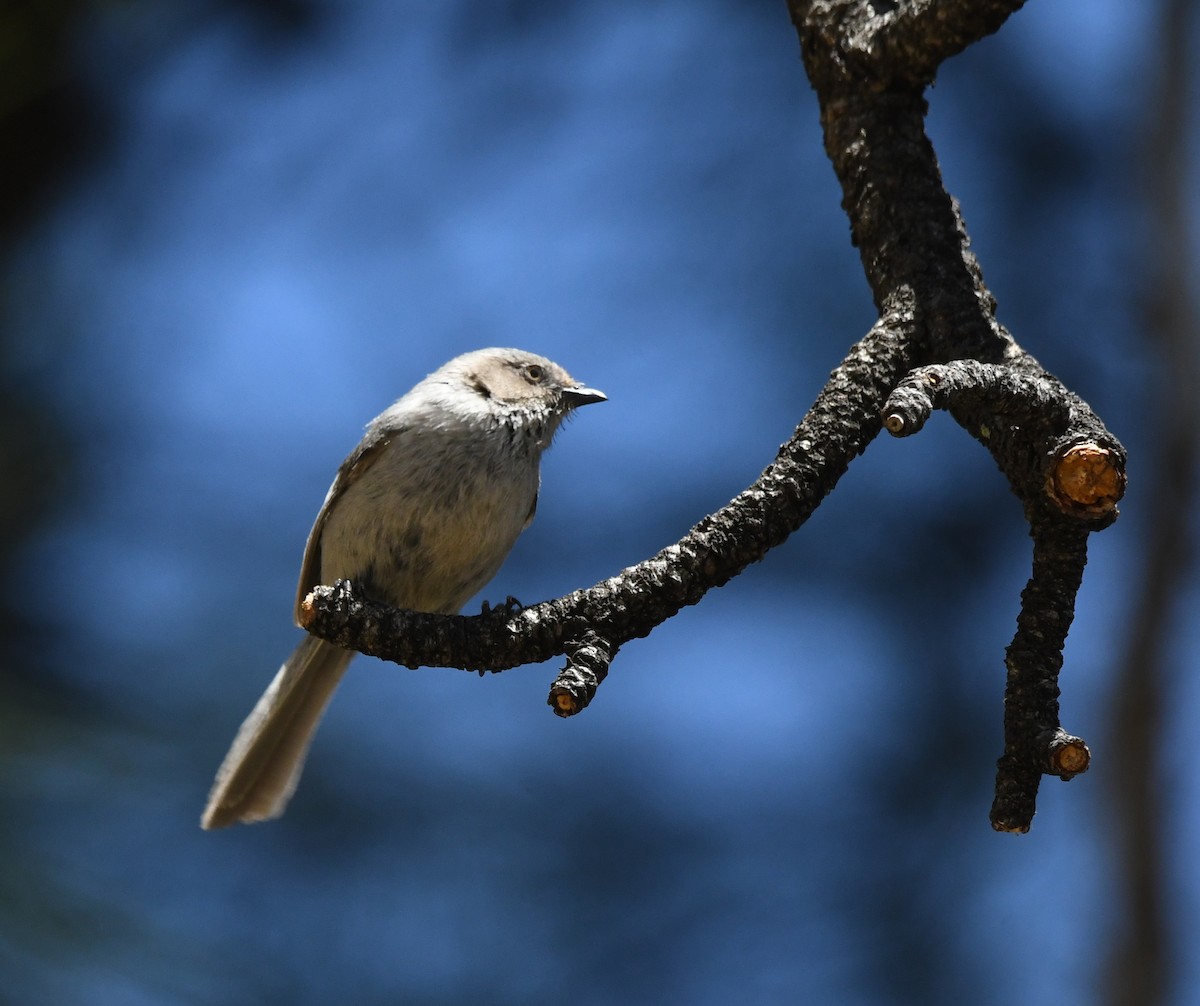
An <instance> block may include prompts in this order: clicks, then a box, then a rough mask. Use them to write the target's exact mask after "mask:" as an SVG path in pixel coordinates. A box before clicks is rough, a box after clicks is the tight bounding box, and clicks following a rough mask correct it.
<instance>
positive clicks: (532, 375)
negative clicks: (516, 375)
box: [525, 363, 546, 384]
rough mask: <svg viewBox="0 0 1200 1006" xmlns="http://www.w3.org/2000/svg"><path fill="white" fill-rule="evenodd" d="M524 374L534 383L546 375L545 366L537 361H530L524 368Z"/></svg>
mask: <svg viewBox="0 0 1200 1006" xmlns="http://www.w3.org/2000/svg"><path fill="white" fill-rule="evenodd" d="M525 376H526V377H528V378H529V380H531V381H532V382H534V383H535V384H536V383H537V382H538V381H540V380H541V379H542V378H543V377H545V376H546V368H545V367H543V366H541V365H540V364H537V363H531V364H530V365H529V366H528V367H526V368H525Z"/></svg>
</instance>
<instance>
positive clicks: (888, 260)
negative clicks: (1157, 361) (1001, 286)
mask: <svg viewBox="0 0 1200 1006" xmlns="http://www.w3.org/2000/svg"><path fill="white" fill-rule="evenodd" d="M1021 6H1022V3H1021V0H937V2H935V0H907V2H902V3H893V2H889V0H791V2H790V4H789V7H790V11H791V15H792V20H793V22H794V24H795V26H796V29H797V31H798V33H799V37H800V44H801V52H802V54H803V58H804V65H805V69H806V71H807V73H808V76H809V79H810V81H811V82H812V85H813V87H814V89H815V90H816V92H817V96H818V99H819V102H820V109H821V125H822V128H823V131H824V137H825V149H826V152H827V153H828V155H829V158H830V160H831V161H832V163H833V167H834V171H835V172H836V174H837V177H838V179H839V181H840V183H841V186H842V206H843V208H844V209H845V211H846V213H847V215H848V216H849V218H850V224H851V233H852V237H853V240H854V243H855V245H856V246H857V247H858V249H859V252H860V255H861V258H862V263H863V269H864V271H865V273H866V276H867V279H868V281H869V283H870V285H871V290H872V294H873V296H874V300H875V304H876V307H877V309H878V310H879V313H880V319H879V321H878V322H877V323H876V324H875V326H874V327H873V328H872V329H871V331H870V332H869V333H868V334H867V335H866V336H865V337H864V338H863V339H862V341H860V342H859V343H857V344H856V345H855V346H854V347H853V348H852V349H851V351H850V353H849V355H848V356H847V357H846V359H845V360H843V361H842V363H841V364H840V365H839V366H838V368H837V369H836V370H834V372H833V373H832V375H831V376H830V378H829V381H828V382H827V384H826V385H825V387H824V389H822V391H821V393H820V395H819V396H818V397H817V400H816V402H815V403H814V405H813V407H812V409H811V410H809V412H808V414H807V415H806V416H805V418H804V420H803V421H802V422H801V423H800V425H799V426H798V427H797V428H796V431H795V433H794V434H793V436H792V437H791V439H790V440H789V441H788V442H787V443H786V444H784V445H783V446H782V447H781V448H780V450H779V453H778V455H777V456H776V458H775V460H774V461H773V462H772V463H771V464H770V465H768V466H767V468H766V469H765V470H764V471H763V472H762V474H761V475H760V476H759V478H758V479H757V480H756V481H755V482H754V484H753V485H751V486H750V487H748V488H747V489H746V490H745V491H743V492H742V493H740V494H739V495H738V496H736V497H735V498H734V499H733V500H731V501H730V502H729V503H728V504H727V505H726V506H725V507H723V508H721V509H720V510H718V511H717V512H716V513H713V514H712V515H710V516H708V517H706V518H704V519H703V520H702V521H700V522H699V523H698V524H697V525H696V526H695V527H693V528H692V529H691V530H690V531H689V532H688V533H687V534H686V535H684V537H683V538H681V539H680V540H679V541H678V542H677V543H676V544H674V545H671V546H669V547H668V548H665V549H663V550H662V551H661V552H659V553H658V554H657V555H655V556H653V557H652V558H650V559H647V560H645V561H644V562H641V563H639V564H637V565H635V566H631V567H629V568H628V569H625V570H623V571H622V572H621V573H620V574H619V575H617V576H614V577H611V578H610V579H608V580H605V581H603V582H602V583H599V584H596V585H595V586H593V587H590V588H587V589H586V590H578V591H575V592H574V593H572V594H568V595H567V596H566V597H562V598H558V599H557V600H552V601H546V602H543V603H541V604H537V605H534V606H533V607H530V608H525V609H521V610H519V611H514V610H512V609H511V608H504V609H500V610H497V611H488V610H485V611H484V613H483V614H482V615H479V616H477V617H474V618H464V617H461V616H459V617H447V616H435V615H424V614H417V613H413V612H402V611H395V610H392V609H388V608H386V607H383V606H381V605H378V604H374V603H373V602H371V601H370V600H369V599H367V598H364V597H363V596H362V594H361V591H359V590H357V589H356V588H355V587H354V585H353V584H348V583H345V582H341V583H339V584H337V585H336V586H335V587H332V588H331V587H320V588H317V589H316V590H315V591H313V593H312V594H311V595H309V598H308V599H307V600H306V601H305V604H304V605H303V608H302V613H301V614H302V620H303V623H304V626H305V628H307V629H308V630H309V631H311V632H313V633H315V634H317V635H320V636H322V637H324V638H326V639H329V640H331V641H332V642H335V643H337V644H338V645H340V646H345V647H349V648H353V649H358V650H362V651H363V652H364V653H370V654H372V655H375V656H380V657H384V658H385V659H388V660H393V661H395V662H397V663H401V664H406V665H408V666H419V665H441V666H450V667H460V668H464V669H481V670H482V669H490V670H497V671H498V670H502V669H505V668H509V667H514V666H517V665H518V664H521V663H528V662H534V661H541V660H546V659H549V658H550V657H552V656H554V655H557V654H560V653H565V654H566V655H567V659H568V662H567V665H566V667H564V668H563V671H562V672H561V673H560V674H559V676H558V678H557V679H556V680H555V682H554V684H553V685H552V687H551V692H550V696H549V700H548V701H549V703H550V705H551V706H552V708H553V709H554V711H555V712H556V713H558V714H559V715H562V716H569V715H572V714H574V713H575V712H578V711H579V710H580V709H582V708H584V707H585V706H586V705H587V704H588V703H589V702H590V701H591V700H592V698H593V696H594V695H595V692H596V689H597V688H598V687H599V684H600V682H601V681H602V680H603V679H604V677H605V675H606V674H607V672H608V668H609V666H610V664H611V662H612V660H613V659H614V658H615V657H616V655H617V653H618V651H619V650H620V648H621V646H622V645H624V644H625V643H626V642H628V641H629V640H631V639H635V638H638V637H641V636H645V635H647V634H648V633H650V632H651V631H652V630H653V629H654V627H655V626H657V625H659V624H661V623H662V622H664V621H666V620H667V619H668V618H670V617H672V616H673V615H674V614H676V613H677V612H678V611H679V610H680V609H681V608H683V607H684V606H686V605H690V604H695V603H697V602H698V601H699V600H700V599H701V598H702V597H703V596H704V594H705V593H706V592H707V591H708V590H710V589H711V588H713V587H716V586H720V585H721V584H724V583H726V582H727V581H728V580H730V579H731V578H732V577H734V576H736V575H737V574H738V573H740V572H741V571H742V570H743V569H745V568H746V566H747V565H749V564H750V563H752V562H756V561H758V560H760V559H762V558H763V556H764V555H765V554H766V553H767V551H769V550H770V549H772V548H774V547H776V546H777V545H780V544H782V543H783V541H785V540H786V539H787V537H788V536H789V535H790V534H791V533H792V532H793V531H795V530H796V529H797V528H798V527H800V525H801V524H803V523H804V522H805V521H806V520H807V519H808V517H809V516H810V515H811V514H812V513H813V511H814V510H816V508H817V506H818V505H820V503H821V501H822V500H824V499H825V497H826V496H827V495H828V494H829V492H831V491H832V489H833V488H834V486H835V485H836V484H837V482H838V480H839V479H840V478H841V476H842V474H843V473H844V472H845V471H846V468H847V467H848V465H849V464H850V462H851V461H852V460H853V459H854V458H855V457H856V456H857V455H859V454H860V453H862V451H863V450H864V449H865V448H866V446H867V444H869V443H870V442H871V440H873V439H874V438H875V436H876V435H877V434H878V433H879V431H880V429H881V427H882V426H883V424H884V423H885V422H886V424H887V428H888V429H889V431H890V432H892V433H893V434H895V435H898V436H901V435H907V434H910V433H914V432H916V431H917V430H918V429H920V427H921V425H922V424H923V423H924V422H925V419H926V418H927V417H928V415H929V412H930V411H931V410H932V409H933V408H945V409H947V411H949V412H950V414H951V415H952V416H953V417H954V418H955V420H956V421H957V422H958V423H959V424H960V425H962V426H963V428H964V429H966V430H967V431H968V432H969V433H970V434H971V435H972V436H973V437H975V439H977V440H978V441H979V442H980V443H982V444H983V445H984V446H985V447H987V449H988V450H989V451H990V452H991V454H992V456H993V457H994V458H995V459H996V462H997V464H998V465H999V466H1000V468H1001V470H1002V471H1003V472H1004V474H1005V476H1006V477H1007V478H1008V481H1009V484H1010V486H1011V487H1012V489H1013V492H1014V493H1015V494H1016V495H1017V496H1018V498H1020V499H1021V501H1022V503H1023V505H1024V509H1025V515H1026V519H1027V520H1028V521H1029V523H1030V528H1031V534H1032V536H1033V541H1034V554H1033V575H1032V578H1031V579H1030V581H1029V584H1028V586H1027V587H1026V588H1025V591H1024V593H1023V594H1022V607H1021V613H1020V616H1019V618H1018V622H1017V632H1016V636H1015V638H1014V640H1013V643H1012V645H1011V646H1010V647H1009V648H1008V651H1007V658H1006V664H1007V667H1008V688H1007V691H1006V697H1005V750H1004V754H1003V756H1002V757H1001V759H1000V762H999V765H998V774H997V782H996V800H995V804H994V806H993V810H992V821H993V825H994V826H995V827H996V828H997V829H999V830H1005V831H1024V830H1027V829H1028V827H1029V822H1030V820H1031V819H1032V817H1033V813H1034V807H1035V798H1036V794H1037V788H1038V781H1039V780H1040V777H1041V775H1042V774H1045V773H1051V774H1055V775H1059V776H1060V777H1062V778H1070V777H1071V776H1073V775H1075V774H1078V773H1079V772H1082V771H1083V770H1084V769H1086V768H1087V763H1088V760H1089V754H1088V751H1087V747H1086V745H1085V744H1084V743H1083V742H1082V741H1081V740H1079V739H1078V738H1076V737H1072V736H1071V735H1069V734H1067V733H1066V732H1065V731H1063V730H1062V728H1061V727H1060V726H1059V723H1058V672H1059V669H1060V668H1061V665H1062V647H1063V643H1064V641H1065V639H1066V633H1067V629H1068V627H1069V626H1070V623H1071V619H1072V617H1073V614H1074V604H1075V596H1076V592H1077V590H1078V587H1079V583H1080V578H1081V577H1082V573H1083V566H1084V563H1085V561H1086V540H1087V535H1088V533H1089V532H1090V531H1092V530H1098V529H1100V528H1102V527H1106V526H1107V525H1108V524H1110V523H1111V522H1112V521H1113V520H1114V519H1115V517H1116V514H1117V510H1116V503H1117V501H1118V499H1119V498H1120V496H1121V494H1122V492H1123V490H1124V485H1125V474H1124V472H1125V452H1124V449H1123V448H1122V447H1121V445H1120V443H1119V442H1118V441H1117V439H1116V438H1115V437H1113V436H1112V435H1111V434H1110V433H1109V432H1108V431H1107V430H1106V429H1105V427H1104V425H1103V423H1102V422H1101V421H1100V420H1099V418H1097V417H1096V415H1095V414H1094V413H1093V412H1092V410H1091V409H1090V408H1089V407H1088V406H1087V404H1086V403H1084V402H1083V401H1082V400H1081V399H1079V398H1078V396H1076V395H1074V394H1072V393H1071V392H1069V391H1068V390H1067V389H1066V388H1065V387H1064V386H1063V385H1062V384H1061V383H1060V382H1059V381H1057V380H1056V379H1055V378H1053V377H1052V376H1051V375H1049V374H1047V373H1046V372H1045V371H1044V370H1043V369H1042V368H1041V366H1040V365H1039V364H1038V363H1037V361H1036V360H1035V359H1033V357H1032V356H1030V355H1029V354H1028V353H1026V352H1025V351H1024V350H1023V349H1021V348H1020V347H1019V346H1018V345H1017V344H1016V342H1015V341H1014V340H1013V338H1012V336H1011V335H1010V334H1009V333H1008V332H1007V331H1006V330H1005V329H1004V327H1003V326H1002V325H1001V324H1000V323H999V322H998V321H997V320H996V317H995V307H996V304H995V300H994V298H993V297H992V294H991V292H990V291H989V290H988V288H987V286H986V285H985V284H984V281H983V275H982V271H981V270H980V268H979V264H978V262H977V261H976V259H975V256H974V254H973V253H972V251H971V248H970V240H969V238H968V235H967V230H966V226H965V224H964V223H963V219H962V216H961V214H960V212H959V208H958V205H957V203H956V202H955V201H954V199H952V198H951V196H950V195H949V193H947V192H946V190H945V188H944V187H943V185H942V179H941V174H940V171H939V168H938V163H937V158H936V155H935V154H934V150H933V146H932V144H931V143H930V142H929V139H928V137H927V136H926V134H925V114H926V110H927V106H926V101H925V95H924V88H925V86H926V85H927V84H928V83H929V82H930V81H931V80H932V79H933V77H934V75H935V74H936V71H937V68H938V67H939V66H940V64H941V62H942V61H943V60H945V59H946V58H948V57H949V56H952V55H954V54H955V53H957V52H960V51H961V50H962V49H963V48H965V47H966V46H967V45H969V44H970V43H971V42H973V41H975V40H976V39H978V38H981V37H982V36H984V35H986V34H988V33H990V32H993V31H995V30H996V29H997V28H999V27H1000V25H1001V24H1003V22H1004V21H1005V19H1006V18H1007V17H1008V16H1009V15H1010V14H1011V13H1012V12H1013V11H1015V10H1017V9H1019V8H1020V7H1021ZM914 368H917V369H914ZM910 372H911V373H910ZM906 375H907V376H906Z"/></svg>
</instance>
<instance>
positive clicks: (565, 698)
mask: <svg viewBox="0 0 1200 1006" xmlns="http://www.w3.org/2000/svg"><path fill="white" fill-rule="evenodd" d="M564 649H565V650H566V656H567V663H566V666H565V667H563V669H562V670H561V671H559V672H558V677H557V678H555V679H554V684H552V685H551V686H550V695H549V697H548V698H547V699H546V702H547V704H548V705H549V706H550V708H551V709H553V710H554V714H555V715H556V716H563V717H566V716H574V715H575V714H576V713H578V712H581V711H582V710H584V709H586V708H587V706H588V703H590V702H591V701H592V699H593V698H594V697H595V695H596V689H597V688H599V687H600V682H602V681H603V680H604V679H605V678H606V677H607V676H608V666H609V664H610V663H612V658H613V657H614V656H615V655H616V654H615V651H614V650H613V647H612V645H611V644H610V643H609V642H608V641H607V640H604V639H601V638H600V637H599V636H598V635H597V634H596V633H595V632H593V631H591V630H590V629H589V630H585V631H584V633H583V635H582V637H581V638H580V639H578V640H568V641H567V642H566V643H565V644H564Z"/></svg>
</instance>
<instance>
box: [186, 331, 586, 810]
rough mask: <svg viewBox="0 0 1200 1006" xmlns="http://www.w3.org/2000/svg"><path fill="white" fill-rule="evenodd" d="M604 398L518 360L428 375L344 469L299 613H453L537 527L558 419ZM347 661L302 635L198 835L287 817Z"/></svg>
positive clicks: (486, 352) (484, 359)
mask: <svg viewBox="0 0 1200 1006" xmlns="http://www.w3.org/2000/svg"><path fill="white" fill-rule="evenodd" d="M604 400H605V396H604V395H603V394H602V393H600V392H599V391H596V390H594V389H592V388H586V387H583V386H582V385H580V384H579V383H578V382H576V381H574V380H573V379H572V378H571V376H570V375H569V374H568V373H567V372H566V371H565V370H563V369H562V368H561V367H559V366H558V365H557V364H554V363H551V362H550V361H549V360H547V359H545V358H543V357H541V356H535V355H534V354H533V353H524V352H521V351H520V350H516V349H481V350H478V351H476V352H474V353H467V354H465V355H463V356H459V357H457V358H455V359H453V360H451V361H450V362H449V363H447V364H446V365H445V366H443V367H442V368H441V369H439V370H436V371H434V372H433V373H432V374H430V375H429V376H428V377H426V378H425V380H423V381H421V383H420V384H418V385H417V386H416V387H415V388H413V389H412V391H410V392H409V393H408V394H407V395H405V396H404V397H403V398H401V399H400V400H399V401H397V402H395V403H394V404H393V405H392V406H391V407H390V408H388V409H387V410H385V411H384V412H383V413H381V414H380V415H379V416H377V417H376V418H375V419H373V420H372V421H371V423H370V424H369V425H368V426H367V432H366V434H365V435H364V436H363V439H362V442H361V443H360V444H359V445H358V447H356V448H355V449H354V451H353V452H352V453H351V454H350V456H349V457H348V458H346V460H345V461H343V462H342V466H341V468H339V469H338V473H337V477H336V478H335V479H334V480H333V485H332V486H331V487H330V489H329V493H328V494H327V495H326V497H325V503H324V505H323V506H322V507H321V512H320V513H318V514H317V520H316V523H315V524H314V525H313V529H312V531H311V532H310V533H309V536H308V545H307V546H306V548H305V550H304V562H303V564H302V566H301V569H300V584H299V587H298V589H297V592H296V606H297V611H298V609H299V605H300V603H301V602H302V601H303V600H304V598H305V596H306V595H307V594H308V592H309V591H310V590H312V588H313V587H315V586H317V585H318V584H331V583H333V582H334V581H335V580H338V579H349V580H353V581H354V582H355V583H356V584H357V585H358V586H359V587H360V588H361V589H362V590H363V592H364V593H366V594H368V595H369V596H371V597H373V598H375V599H376V600H379V601H382V602H385V603H387V604H391V605H394V606H395V607H398V608H409V609H412V610H416V611H431V612H440V613H442V614H453V613H454V612H457V611H458V610H459V609H460V608H461V607H462V606H463V605H464V604H465V603H466V602H467V601H468V600H469V599H470V598H471V596H472V595H473V594H475V593H476V591H478V590H479V589H480V588H481V587H482V586H483V585H484V584H485V583H487V582H488V580H490V579H491V578H492V576H493V575H494V574H495V572H496V570H497V569H499V568H500V564H501V563H502V562H503V561H504V558H505V556H507V555H508V553H509V550H510V549H511V548H512V547H513V543H514V542H515V541H516V540H517V536H518V535H519V534H520V533H521V532H522V531H523V530H524V529H525V527H526V526H527V525H528V524H529V522H530V521H531V520H532V519H533V513H534V510H535V509H536V507H537V497H538V483H539V474H538V466H539V462H540V460H541V457H542V452H543V451H544V450H545V449H546V448H547V447H549V446H550V441H551V440H552V439H553V438H554V433H555V431H556V430H557V429H558V426H559V424H560V423H561V422H562V420H563V417H564V416H566V415H567V413H568V412H570V411H571V410H572V409H573V408H575V407H576V406H579V405H586V404H588V403H589V402H602V401H604ZM353 656H354V653H353V652H352V651H351V650H343V649H341V648H340V647H337V646H334V645H333V644H332V643H327V642H325V641H324V640H322V639H318V638H317V637H316V636H305V638H304V640H303V641H302V642H301V643H300V645H299V646H298V647H296V651H295V652H294V653H293V654H292V655H291V656H290V657H288V659H287V661H286V662H285V663H284V665H283V666H282V667H281V668H280V669H279V673H278V674H276V675H275V679H274V680H273V681H272V682H271V684H270V686H269V687H268V688H267V690H266V692H265V693H264V694H263V696H262V698H261V699H259V700H258V704H257V705H256V706H255V707H254V709H253V711H252V712H251V713H250V715H249V716H248V717H247V718H246V721H245V722H244V723H243V724H242V726H241V729H240V730H239V731H238V734H237V737H235V738H234V741H233V746H232V747H231V748H230V749H229V753H228V754H227V755H226V756H225V761H224V762H222V764H221V767H220V769H219V770H218V771H217V779H216V782H215V783H214V784H213V788H212V793H211V794H210V795H209V798H208V806H207V807H205V808H204V816H203V817H202V818H201V825H202V826H203V827H205V828H221V827H224V826H225V825H228V824H232V823H234V822H235V821H247V822H249V821H263V820H267V819H269V818H273V817H278V816H279V815H280V814H282V813H283V811H284V808H285V807H286V806H287V802H288V800H289V798H290V797H291V795H292V793H293V792H294V791H295V789H296V783H297V782H298V781H299V779H300V771H301V769H302V768H303V766H304V757H305V754H306V753H307V751H308V746H309V743H310V742H311V740H312V736H313V732H314V731H315V730H316V727H317V723H318V722H319V721H320V719H321V714H322V713H323V712H324V711H325V707H326V705H327V704H328V702H329V699H330V698H331V696H332V695H333V692H334V689H335V688H336V687H337V685H338V682H339V681H340V680H341V678H342V675H343V674H344V673H345V671H346V667H347V666H348V665H349V663H350V658H351V657H353Z"/></svg>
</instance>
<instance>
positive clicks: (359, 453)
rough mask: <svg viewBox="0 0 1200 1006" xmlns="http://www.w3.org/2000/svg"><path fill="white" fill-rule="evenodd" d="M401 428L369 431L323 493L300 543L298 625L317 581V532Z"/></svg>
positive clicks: (319, 581)
mask: <svg viewBox="0 0 1200 1006" xmlns="http://www.w3.org/2000/svg"><path fill="white" fill-rule="evenodd" d="M401 432H402V430H398V429H397V430H389V431H387V432H386V433H384V432H382V431H375V430H369V431H368V432H367V435H366V436H365V437H363V439H362V443H360V444H359V445H358V446H357V447H356V448H354V451H353V452H352V453H351V454H350V456H349V457H348V458H346V460H345V461H343V462H342V464H341V467H340V468H338V471H337V475H336V476H334V479H333V485H331V486H330V487H329V492H327V493H326V494H325V502H324V503H323V504H321V512H320V513H318V514H317V519H316V520H315V521H314V522H313V526H312V530H311V531H309V532H308V543H307V544H306V545H305V546H304V562H303V563H301V565H300V582H299V584H298V585H297V587H296V611H295V613H296V620H297V624H299V618H300V605H301V603H302V602H303V601H304V598H305V597H306V596H307V595H308V593H309V591H311V590H312V589H313V587H316V586H318V585H319V584H320V583H321V532H322V531H323V530H324V529H325V521H326V520H327V519H328V517H329V514H330V513H331V512H332V511H333V508H334V506H335V505H336V504H337V501H338V500H339V499H341V497H342V494H343V493H344V492H345V491H346V490H347V489H349V488H350V486H352V485H354V483H355V482H357V481H358V480H359V479H360V478H362V475H363V473H364V472H365V471H366V470H367V469H368V468H370V467H371V465H373V464H374V463H375V462H376V461H377V460H378V459H379V457H380V455H381V454H382V453H383V451H384V449H385V448H386V447H387V445H388V444H390V443H391V442H392V440H394V439H395V438H396V437H397V436H398V435H399V434H400V433H401Z"/></svg>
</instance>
